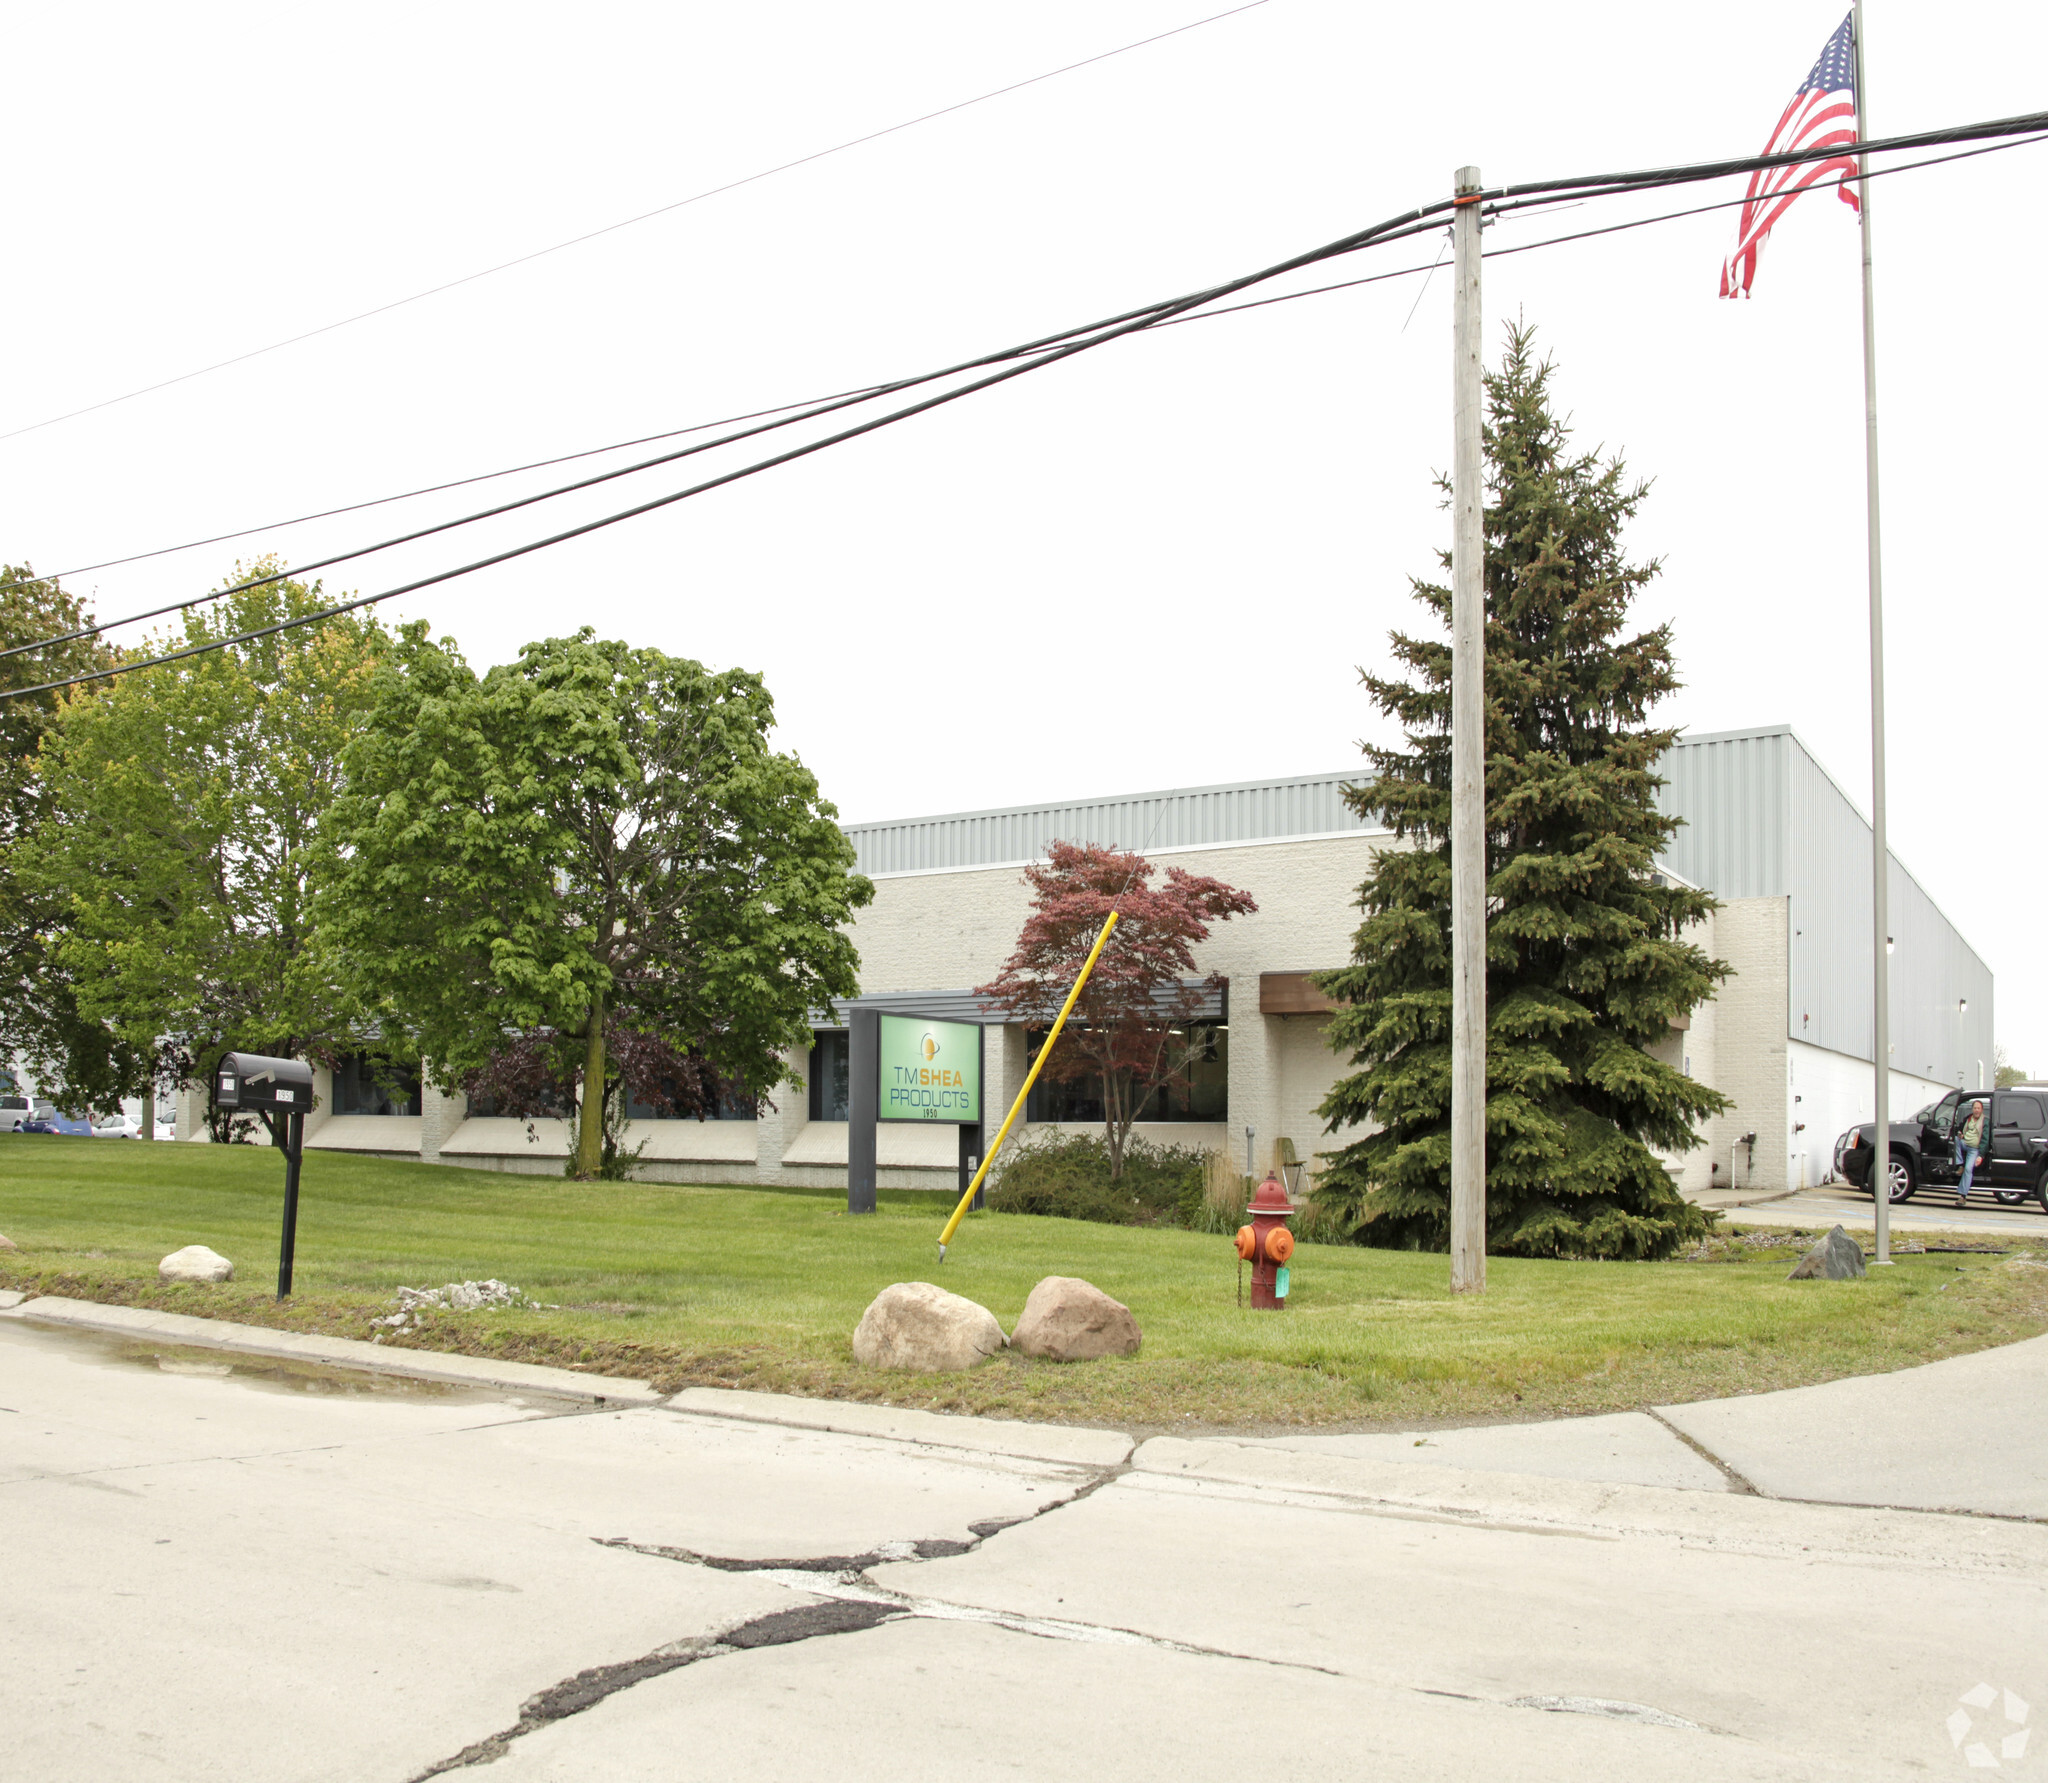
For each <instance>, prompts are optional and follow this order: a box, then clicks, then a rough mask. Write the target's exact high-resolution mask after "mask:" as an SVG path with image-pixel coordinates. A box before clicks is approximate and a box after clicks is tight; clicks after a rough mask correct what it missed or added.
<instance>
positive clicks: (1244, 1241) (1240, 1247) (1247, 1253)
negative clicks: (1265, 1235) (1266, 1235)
mask: <svg viewBox="0 0 2048 1783" xmlns="http://www.w3.org/2000/svg"><path fill="white" fill-rule="evenodd" d="M1258 1251H1259V1235H1258V1234H1257V1233H1256V1232H1254V1231H1253V1230H1252V1229H1251V1227H1249V1226H1240V1227H1238V1229H1237V1254H1238V1255H1239V1256H1240V1257H1242V1258H1243V1259H1244V1260H1245V1261H1246V1262H1247V1263H1249V1262H1250V1261H1251V1260H1252V1258H1254V1257H1255V1256H1257V1255H1258Z"/></svg>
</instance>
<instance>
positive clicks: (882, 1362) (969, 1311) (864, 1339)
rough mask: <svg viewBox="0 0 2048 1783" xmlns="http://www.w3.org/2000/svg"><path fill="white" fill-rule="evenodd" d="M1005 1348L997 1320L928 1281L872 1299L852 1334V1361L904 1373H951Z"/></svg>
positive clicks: (905, 1285)
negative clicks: (904, 1369) (904, 1371)
mask: <svg viewBox="0 0 2048 1783" xmlns="http://www.w3.org/2000/svg"><path fill="white" fill-rule="evenodd" d="M1002 1347H1003V1328H1002V1326H1000V1325H999V1324H997V1323H996V1315H995V1314H994V1313H992V1312H990V1311H989V1309H988V1308H987V1307H985V1306H977V1305H976V1304H975V1303H974V1302H973V1301H972V1300H963V1299H962V1298H961V1297H960V1296H959V1295H958V1294H949V1293H947V1292H946V1290H945V1289H944V1288H940V1287H934V1286H933V1285H932V1284H931V1283H930V1282H898V1283H896V1285H895V1286H894V1287H889V1288H884V1289H883V1290H882V1291H881V1292H880V1293H879V1294H877V1295H876V1296H875V1297H874V1300H873V1301H872V1302H871V1303H870V1304H869V1306H868V1309H867V1311H866V1312H864V1313H862V1314H861V1316H860V1324H859V1325H858V1326H856V1327H855V1328H854V1333H853V1359H854V1360H855V1361H856V1362H858V1363H860V1364H861V1365H862V1366H863V1367H864V1368H907V1369H914V1370H916V1371H917V1372H918V1373H921V1374H950V1373H954V1372H957V1371H958V1370H960V1369H963V1368H972V1367H973V1366H974V1365H975V1364H976V1363H977V1362H979V1361H981V1360H983V1359H984V1358H985V1357H988V1356H993V1355H994V1354H995V1353H996V1351H998V1350H999V1349H1001V1348H1002Z"/></svg>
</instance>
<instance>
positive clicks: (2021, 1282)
mask: <svg viewBox="0 0 2048 1783" xmlns="http://www.w3.org/2000/svg"><path fill="white" fill-rule="evenodd" d="M282 1183H283V1165H282V1162H281V1161H280V1160H279V1159H278V1157H277V1155H276V1154H275V1153H274V1152H271V1151H269V1150H267V1149H261V1148H255V1147H241V1146H233V1147H224V1146H197V1145H162V1144H159V1145H140V1144H135V1143H131V1142H116V1141H109V1140H88V1139H59V1138H50V1137H43V1136H27V1137H16V1136H13V1135H0V1233H4V1234H6V1236H7V1237H8V1238H10V1239H12V1240H13V1241H14V1243H15V1244H16V1245H17V1246H18V1247H19V1248H18V1249H16V1250H11V1251H0V1283H4V1284H5V1285H7V1286H11V1287H16V1288H34V1289H39V1290H40V1291H43V1292H46V1293H68V1294H74V1295H79V1296H82V1297H86V1298H93V1299H101V1300H118V1301H126V1302H130V1303H134V1304H146V1305H152V1306H159V1307H168V1308H174V1309H179V1310H184V1311H190V1312H196V1313H208V1314H212V1315H215V1316H218V1317H230V1318H238V1319H243V1320H247V1321H251V1322H256V1323H264V1324H279V1325H289V1326H292V1327H294V1328H297V1329H305V1330H320V1331H328V1332H333V1333H337V1334H340V1335H344V1336H354V1337H368V1336H370V1335H371V1334H372V1333H371V1327H370V1324H369V1321H370V1320H371V1319H372V1318H374V1317H376V1316H378V1315H379V1314H381V1313H383V1312H386V1311H388V1310H389V1300H390V1295H391V1291H392V1290H393V1289H394V1288H396V1287H398V1286H399V1285H400V1284H408V1285H411V1286H415V1287H422V1286H438V1285H439V1284H441V1283H443V1282H447V1281H451V1280H455V1281H460V1280H463V1279H482V1278H484V1277H488V1276H497V1277H500V1278H502V1279H504V1280H506V1281H510V1282H513V1283H515V1284H516V1285H517V1286H519V1287H520V1288H522V1289H524V1290H525V1291H526V1292H527V1293H528V1294H530V1295H531V1296H532V1297H533V1298H535V1299H537V1300H541V1301H547V1302H555V1303H559V1304H558V1306H557V1307H555V1308H552V1309H550V1310H547V1311H541V1312H504V1311H493V1312H478V1313H468V1314H448V1315H443V1316H442V1317H440V1318H439V1319H437V1320H436V1322H435V1323H434V1325H433V1326H432V1327H431V1328H430V1329H429V1330H428V1331H426V1332H425V1333H423V1334H421V1335H418V1336H408V1337H407V1338H406V1339H404V1341H406V1342H410V1343H420V1344H423V1345H425V1346H428V1347H433V1348H445V1349H462V1350H468V1351H472V1352H474V1353H490V1354H498V1355H506V1356H515V1357H523V1358H526V1359H528V1360H533V1361H552V1362H560V1363H567V1364H570V1365H572V1366H574V1365H582V1366H588V1367H594V1368H598V1369H602V1370H605V1371H607V1372H617V1373H626V1374H634V1375H638V1376H640V1377H642V1378H645V1379H650V1380H653V1381H655V1382H656V1383H657V1384H658V1385H660V1386H663V1387H664V1388H671V1387H675V1386H680V1385H683V1384H686V1383H697V1384H705V1385H724V1386H749V1387H763V1388H769V1389H775V1390H780V1391H790V1392H799V1393H811V1394H820V1395H830V1396H836V1397H844V1398H861V1399H878V1400H888V1401H891V1402H893V1403H896V1404H901V1405H919V1406H925V1405H931V1406H938V1407H942V1408H946V1409H954V1410H972V1411H985V1412H996V1413H1005V1414H1010V1415H1015V1416H1028V1417H1043V1418H1060V1419H1074V1420H1083V1421H1109V1420H1114V1421H1116V1422H1117V1423H1119V1424H1121V1425H1123V1426H1126V1427H1138V1428H1147V1429H1157V1428H1161V1427H1167V1426H1171V1427H1175V1428H1180V1429H1188V1428H1197V1427H1204V1426H1218V1427H1231V1428H1238V1429H1244V1428H1258V1427H1276V1426H1282V1425H1297V1424H1310V1423H1312V1424H1324V1425H1332V1424H1348V1425H1355V1426H1366V1425H1371V1424H1390V1423H1396V1422H1406V1421H1412V1420H1422V1419H1432V1418H1446V1419H1451V1418H1463V1419H1469V1418H1480V1417H1489V1416H1517V1415H1519V1416H1529V1415H1531V1414H1542V1413H1547V1412H1562V1411H1572V1412H1579V1411H1603V1410H1616V1409H1621V1408H1626V1407H1631V1406H1638V1405H1644V1404H1654V1403H1658V1402H1660V1401H1672V1400H1684V1399H1697V1398H1705V1397H1712V1396H1717V1395H1721V1394H1727V1393H1740V1392H1754V1391H1759V1390H1762V1389H1765V1388H1771V1387H1780V1386H1790V1385H1797V1384H1800V1383H1803V1382H1808V1381H1817V1380H1827V1379H1831V1378H1833V1377H1835V1376H1838V1375H1844V1374H1859V1373H1869V1372H1874V1371H1878V1370H1883V1369H1889V1368H1899V1367H1905V1366H1908V1365H1910V1364H1913V1363H1916V1362H1923V1361H1929V1360H1932V1359H1933V1358H1935V1357H1938V1356H1947V1355H1954V1354H1957V1353H1958V1352H1961V1351H1965V1350H1972V1349H1981V1348H1983V1347H1985V1346H1987V1345H1990V1344H1995V1343H2005V1342H2010V1341H2012V1340H2014V1339H2016V1338H2020V1337H2030V1336H2034V1335H2037V1334H2039V1333H2040V1332H2042V1331H2043V1330H2048V1269H2044V1268H2041V1267H2038V1266H2037V1265H2036V1264H2034V1263H2021V1262H2017V1261H2007V1260H2002V1259H1999V1258H1997V1257H1991V1256H1952V1255H1924V1256H1914V1257H1907V1258H1904V1259H1902V1261H1901V1262H1900V1263H1899V1265H1898V1266H1897V1267H1896V1268H1894V1269H1892V1270H1889V1271H1885V1272H1873V1274H1872V1276H1871V1277H1870V1278H1869V1279H1868V1280H1865V1281H1862V1282H1857V1283H1826V1282H1787V1281H1786V1280H1785V1279H1784V1277H1785V1272H1786V1270H1787V1268H1788V1267H1789V1266H1790V1258H1791V1256H1792V1255H1793V1254H1794V1253H1793V1252H1792V1251H1791V1250H1790V1249H1785V1250H1778V1251H1757V1252H1744V1253H1742V1254H1740V1255H1738V1256H1736V1257H1735V1258H1734V1259H1733V1260H1727V1261H1687V1262H1671V1263H1657V1264H1630V1263H1546V1262H1529V1261H1521V1260H1517V1259H1512V1258H1501V1257H1496V1258H1494V1259H1492V1261H1491V1263H1490V1264H1489V1277H1488V1279H1489V1288H1488V1291H1487V1293H1486V1294H1485V1295H1484V1296H1482V1297H1479V1298H1463V1299H1455V1300H1454V1299H1453V1298H1452V1297H1451V1295H1450V1294H1449V1292H1448V1291H1447V1288H1446V1285H1445V1283H1446V1264H1445V1259H1443V1258H1442V1257H1438V1256H1423V1255H1412V1254H1405V1253H1398V1252H1387V1251H1367V1250H1356V1249H1350V1248H1340V1247H1331V1246H1322V1245H1304V1246H1303V1247H1302V1248H1301V1249H1300V1250H1299V1251H1298V1252H1297V1253H1296V1257H1295V1266H1294V1271H1293V1295H1292V1298H1291V1300H1290V1303H1289V1307H1288V1310H1287V1311H1286V1312H1285V1313H1282V1314H1277V1315H1275V1314H1253V1313H1250V1312H1248V1311H1240V1310H1239V1309H1238V1307H1237V1305H1236V1303H1235V1292H1236V1276H1237V1260H1236V1256H1235V1253H1234V1252H1233V1251H1232V1249H1231V1246H1230V1244H1229V1241H1228V1240H1227V1239H1222V1238H1216V1237H1209V1236H1203V1235H1199V1234H1195V1233H1189V1232H1175V1231H1158V1230H1146V1229H1135V1228H1125V1227H1110V1226H1097V1225H1084V1224H1080V1223H1077V1222H1073V1221H1067V1220H1048V1219H1036V1218H1029V1217H1025V1216H1021V1215H1001V1214H977V1215H973V1216H971V1217H970V1218H969V1220H968V1221H967V1222H966V1223H965V1224H964V1225H963V1226H962V1227H961V1230H960V1233H959V1236H958V1238H957V1239H956V1241H955V1243H954V1246H953V1249H952V1253H951V1255H950V1257H949V1258H948V1260H947V1262H946V1264H945V1265H944V1267H943V1268H940V1267H938V1266H937V1264H936V1261H935V1259H936V1255H937V1252H936V1238H937V1234H938V1229H939V1226H940V1224H941V1222H942V1220H943V1218H944V1214H945V1208H944V1205H943V1204H942V1202H941V1201H940V1199H939V1198H937V1197H932V1196H922V1195H884V1196H883V1198H882V1208H881V1211H880V1212H879V1213H878V1214H876V1215H875V1216H874V1217H872V1218H867V1219H855V1218H851V1217H849V1216H848V1215H847V1214H846V1213H845V1211H844V1207H843V1197H842V1196H839V1195H836V1194H830V1193H823V1192H819V1193H785V1192H771V1191H766V1190H759V1189H730V1188H690V1187H676V1186H669V1185H658V1184H612V1183H607V1184H599V1185H579V1184H572V1183H568V1182H565V1181H563V1180H561V1179H560V1178H556V1177H535V1176H505V1175H498V1174H495V1173H492V1172H487V1171H471V1170H454V1169H446V1168H441V1167H437V1166H431V1165H424V1164H400V1163H387V1162H382V1161H378V1160H374V1159H356V1158H349V1157H346V1156H341V1155H337V1154H332V1153H314V1154H310V1155H309V1156H308V1158H307V1160H306V1167H305V1179H304V1186H303V1192H302V1200H301V1212H300V1224H299V1249H298V1293H297V1294H296V1295H295V1296H294V1298H293V1300H292V1302H291V1303H290V1304H289V1306H287V1307H284V1308H280V1307H278V1306H277V1304H276V1303H275V1302H274V1301H273V1299H272V1298H271V1295H270V1289H271V1287H272V1286H273V1285H274V1281H275V1274H276V1266H277V1226H278V1213H279V1208H280V1204H281V1201H282ZM1797 1242H1798V1241H1796V1240H1794V1239H1791V1238H1789V1237H1788V1239H1787V1240H1786V1244H1787V1246H1791V1245H1793V1244H1794V1243H1797ZM186 1244H207V1245H211V1246H212V1247H213V1248H214V1249H215V1250H217V1251H220V1252H221V1253H222V1254H224V1255H225V1256H228V1257H230V1258H232V1259H233V1260H234V1262H235V1265H236V1272H237V1279H236V1280H235V1281H233V1282H232V1283H228V1284H225V1285H223V1286H221V1287H217V1288H203V1287H192V1286H179V1287H165V1286H162V1285H160V1284H158V1282H157V1281H156V1263H157V1260H158V1259H159V1258H160V1257H162V1256H163V1255H164V1254H165V1253H167V1252H169V1251H172V1250H175V1249H177V1248H178V1247H180V1246H181V1245H186ZM2035 1255H2036V1256H2038V1255H2039V1253H2035ZM1053 1274H1058V1275H1079V1276H1085V1277H1086V1278H1087V1279H1088V1280H1090V1281H1092V1282H1094V1283H1095V1284H1096V1285H1097V1286H1098V1287H1100V1288H1102V1289H1104V1290H1105V1291H1106V1292H1108V1293H1110V1294H1113V1295H1115V1296H1116V1297H1117V1298H1118V1299H1119V1300H1122V1301H1125V1302H1127V1303H1128V1304H1129V1305H1130V1306H1131V1308H1132V1309H1133V1310H1134V1311H1135V1312H1136V1313H1137V1315H1138V1319H1139V1322H1140V1323H1141V1324H1142V1326H1143V1327H1144V1331H1145V1346H1144V1350H1143V1352H1142V1353H1141V1354H1140V1355H1139V1356H1137V1357H1134V1358H1131V1359H1128V1360H1117V1361H1110V1362H1101V1363H1091V1364H1085V1365H1080V1366H1068V1367H1061V1366H1058V1365H1055V1364H1048V1363H1039V1362H1032V1361H1030V1360H1027V1359H1025V1358H1022V1357H1016V1356H1003V1357H999V1358H997V1359H995V1360H993V1361H991V1362H990V1363H988V1364H986V1365H984V1366H983V1367H982V1368H980V1369H977V1370H975V1371H974V1372H973V1373H972V1374H969V1375H959V1376H940V1377H927V1376H907V1375H878V1374H872V1373H868V1372H866V1371H864V1370H861V1369H859V1368H857V1367H855V1365H854V1363H853V1360H852V1355H851V1350H850V1342H849V1340H850V1338H851V1335H852V1332H853V1327H854V1324H855V1322H856V1321H857V1320H858V1319H859V1317H860V1313H861V1309H862V1308H863V1307H864V1306H865V1305H866V1304H867V1302H868V1301H869V1300H870V1299H871V1298H872V1297H873V1296H874V1295H875V1294H876V1293H877V1292H878V1291H879V1290H880V1289H882V1288H884V1287H886V1286H887V1285H888V1284H889V1283H891V1282H894V1281H906V1280H938V1281H940V1282H941V1283H942V1284H943V1285H944V1286H946V1287H949V1288H951V1289H953V1290H954V1291H955V1292H957V1293H961V1294H965V1295H967V1296H968V1297H969V1298H971V1299H974V1300H978V1301H980V1302H982V1303H983V1304H984V1305H986V1306H988V1307H989V1308H990V1309H991V1310H992V1311H994V1313H995V1314H996V1316H997V1317H998V1318H1000V1319H1001V1320H1002V1321H1003V1324H1004V1326H1005V1327H1006V1328H1007V1327H1008V1326H1009V1325H1010V1324H1011V1323H1013V1322H1014V1321H1015V1319H1016V1316H1017V1313H1018V1311H1019V1310H1020V1309H1021V1308H1022V1306H1023V1303H1024V1297H1025V1295H1026V1294H1027V1293H1029V1291H1030V1289H1031V1286H1032V1284H1033V1283H1034V1282H1036V1281H1037V1280H1038V1279H1039V1278H1040V1277H1041V1276H1045V1275H1053Z"/></svg>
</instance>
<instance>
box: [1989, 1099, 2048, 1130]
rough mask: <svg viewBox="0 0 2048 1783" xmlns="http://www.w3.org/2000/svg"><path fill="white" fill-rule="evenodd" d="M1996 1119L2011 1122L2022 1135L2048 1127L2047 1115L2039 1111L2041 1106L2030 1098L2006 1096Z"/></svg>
mask: <svg viewBox="0 0 2048 1783" xmlns="http://www.w3.org/2000/svg"><path fill="white" fill-rule="evenodd" d="M1998 1118H1999V1119H2000V1120H2002V1121H2011V1122H2012V1124H2013V1125H2014V1126H2016V1127H2018V1128H2019V1129H2020V1130H2021V1131H2022V1132H2024V1133H2036V1132H2039V1131H2040V1130H2041V1129H2042V1128H2044V1127H2048V1114H2044V1113H2043V1112H2042V1110H2041V1104H2040V1103H2039V1102H2038V1101H2036V1100H2035V1099H2034V1098H2033V1097H2032V1096H2007V1097H2006V1098H2005V1106H2004V1107H2003V1108H2002V1109H2000V1110H1999V1111H1998Z"/></svg>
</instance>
